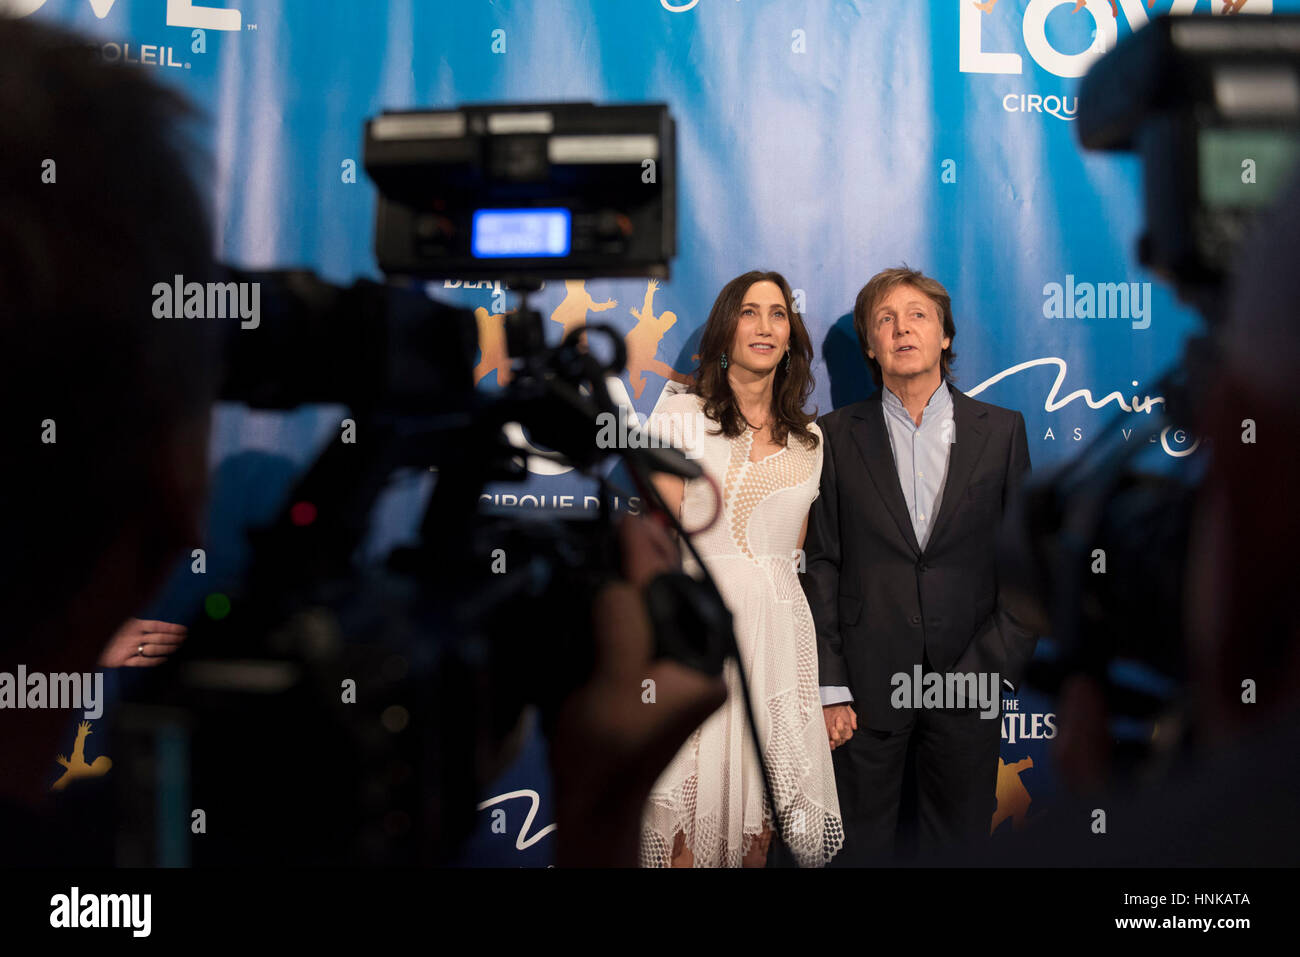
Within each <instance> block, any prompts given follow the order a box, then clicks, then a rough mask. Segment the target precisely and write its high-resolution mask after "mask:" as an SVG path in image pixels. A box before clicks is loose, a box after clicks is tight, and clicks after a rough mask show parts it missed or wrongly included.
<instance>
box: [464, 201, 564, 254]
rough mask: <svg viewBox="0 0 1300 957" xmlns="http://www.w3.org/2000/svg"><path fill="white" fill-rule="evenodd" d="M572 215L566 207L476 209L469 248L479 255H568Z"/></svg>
mask: <svg viewBox="0 0 1300 957" xmlns="http://www.w3.org/2000/svg"><path fill="white" fill-rule="evenodd" d="M571 223H572V217H571V216H570V214H569V211H568V210H567V209H479V210H475V212H474V234H473V237H472V240H471V243H470V249H471V251H472V252H473V254H474V256H475V257H476V258H479V259H502V258H507V257H508V258H526V257H536V256H567V255H569V244H570V234H571Z"/></svg>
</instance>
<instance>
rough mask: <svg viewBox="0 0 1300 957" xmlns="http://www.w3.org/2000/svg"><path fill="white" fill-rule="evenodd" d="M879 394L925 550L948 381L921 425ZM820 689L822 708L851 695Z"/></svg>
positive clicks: (951, 430) (941, 476)
mask: <svg viewBox="0 0 1300 957" xmlns="http://www.w3.org/2000/svg"><path fill="white" fill-rule="evenodd" d="M881 393H882V394H881V398H880V405H881V408H882V409H883V410H884V414H885V431H886V433H888V435H889V448H890V450H891V451H892V452H893V453H894V467H895V468H896V469H897V470H898V484H899V486H900V487H901V488H902V490H903V499H904V500H905V501H906V502H907V514H908V515H909V516H911V519H912V531H913V532H915V533H916V541H917V544H919V545H920V546H921V548H922V550H924V549H925V545H926V542H928V541H929V540H930V529H931V528H933V527H934V519H935V516H936V515H937V514H938V513H939V504H940V502H941V501H942V500H943V485H944V482H946V481H947V479H948V454H949V452H951V450H952V443H953V440H954V439H955V438H956V434H955V427H954V425H953V418H952V393H950V392H949V391H948V385H947V383H943V382H941V383H940V384H939V388H937V389H935V390H934V394H933V395H932V396H930V401H929V402H927V403H926V404H925V408H924V409H923V410H922V411H921V424H920V425H917V424H916V423H915V422H913V421H912V416H911V415H910V414H908V411H907V409H905V408H904V407H903V403H902V400H901V399H899V398H898V396H896V395H894V393H893V392H891V391H890V390H889V389H885V388H882V389H881ZM820 690H821V698H822V705H823V706H825V705H829V704H841V703H843V702H845V701H852V700H853V695H852V693H850V691H849V689H848V688H845V687H843V686H839V685H836V686H834V687H828V686H823V687H822V688H821V689H820Z"/></svg>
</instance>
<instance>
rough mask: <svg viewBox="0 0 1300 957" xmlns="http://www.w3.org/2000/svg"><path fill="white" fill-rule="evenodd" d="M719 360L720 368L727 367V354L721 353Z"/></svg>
mask: <svg viewBox="0 0 1300 957" xmlns="http://www.w3.org/2000/svg"><path fill="white" fill-rule="evenodd" d="M719 362H720V363H721V364H722V368H724V369H725V368H726V367H727V354H726V353H725V352H724V353H723V354H722V358H721V359H720V360H719Z"/></svg>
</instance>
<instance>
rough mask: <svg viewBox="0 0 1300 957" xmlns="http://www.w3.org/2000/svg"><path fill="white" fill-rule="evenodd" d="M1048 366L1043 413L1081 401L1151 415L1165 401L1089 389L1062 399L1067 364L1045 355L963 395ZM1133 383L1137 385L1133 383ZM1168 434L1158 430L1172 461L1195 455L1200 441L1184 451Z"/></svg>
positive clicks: (969, 394)
mask: <svg viewBox="0 0 1300 957" xmlns="http://www.w3.org/2000/svg"><path fill="white" fill-rule="evenodd" d="M1050 365H1054V366H1056V368H1057V372H1056V381H1054V382H1053V383H1052V387H1051V389H1049V390H1048V392H1047V398H1046V399H1044V400H1043V411H1044V412H1055V411H1057V410H1058V409H1062V408H1064V407H1065V406H1067V405H1069V404H1070V403H1071V402H1074V401H1075V400H1076V399H1082V400H1083V401H1084V403H1085V404H1086V405H1087V406H1088V408H1090V409H1101V408H1105V407H1106V406H1107V405H1109V404H1110V403H1112V402H1114V403H1115V404H1116V405H1118V406H1119V407H1120V408H1121V409H1123V410H1124V411H1125V412H1145V413H1147V414H1148V415H1150V414H1151V410H1152V408H1154V407H1155V406H1157V405H1163V404H1164V401H1165V399H1164V396H1160V395H1144V396H1137V395H1135V396H1133V397H1132V399H1131V400H1126V399H1125V397H1124V394H1123V393H1122V392H1111V393H1109V394H1107V395H1104V396H1102V397H1101V398H1100V399H1094V398H1093V395H1092V390H1090V389H1075V390H1074V391H1073V392H1071V393H1069V394H1068V395H1066V396H1064V397H1061V395H1060V392H1061V387H1062V386H1063V385H1064V383H1065V377H1066V376H1067V375H1068V374H1069V371H1070V370H1069V366H1068V365H1067V364H1066V361H1065V360H1064V359H1062V358H1060V357H1059V356H1044V357H1043V358H1041V359H1029V360H1027V361H1025V362H1020V363H1017V364H1016V365H1013V366H1011V367H1010V368H1009V369H1003V370H1002V371H1001V372H999V373H997V374H996V375H993V376H990V377H989V378H987V379H985V380H984V381H983V382H981V383H980V384H979V385H977V386H975V388H973V389H971V390H970V391H969V392H967V393H966V394H967V395H968V396H970V397H971V398H974V397H975V396H977V395H979V394H980V393H981V392H983V391H984V390H985V389H987V388H989V387H990V386H993V385H996V384H997V383H999V382H1001V381H1002V380H1003V379H1005V378H1007V377H1008V376H1013V375H1016V374H1017V373H1020V372H1024V371H1025V370H1026V369H1033V368H1035V367H1037V366H1050ZM1133 384H1134V385H1137V383H1136V382H1134V383H1133ZM1171 431H1175V430H1174V427H1173V426H1166V427H1165V428H1163V429H1161V431H1160V447H1161V448H1162V449H1163V450H1164V451H1165V454H1167V455H1172V456H1173V457H1174V458H1183V457H1184V456H1188V455H1191V454H1192V453H1193V452H1195V451H1196V449H1197V448H1198V447H1199V446H1200V444H1201V440H1200V439H1197V440H1196V441H1195V442H1193V443H1192V444H1191V446H1189V447H1188V448H1186V449H1176V448H1174V447H1173V446H1171V445H1170V444H1169V433H1170V432H1171ZM1127 437H1128V434H1127V433H1126V434H1125V438H1127ZM1175 439H1177V437H1175Z"/></svg>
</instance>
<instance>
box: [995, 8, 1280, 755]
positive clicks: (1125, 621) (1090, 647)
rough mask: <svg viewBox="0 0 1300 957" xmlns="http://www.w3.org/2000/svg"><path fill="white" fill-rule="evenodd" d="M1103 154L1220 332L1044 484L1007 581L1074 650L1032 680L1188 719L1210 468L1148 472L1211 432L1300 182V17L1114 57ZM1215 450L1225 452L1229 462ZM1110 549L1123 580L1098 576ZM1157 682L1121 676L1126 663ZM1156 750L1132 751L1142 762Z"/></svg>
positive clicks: (1093, 98) (1170, 274) (1016, 520)
mask: <svg viewBox="0 0 1300 957" xmlns="http://www.w3.org/2000/svg"><path fill="white" fill-rule="evenodd" d="M1077 130H1078V134H1079V139H1080V142H1081V143H1082V145H1083V146H1084V147H1085V148H1088V149H1097V150H1108V151H1119V152H1133V153H1136V154H1137V155H1138V157H1139V158H1140V160H1141V163H1142V183H1143V193H1144V205H1145V226H1144V233H1143V235H1142V237H1141V239H1140V241H1139V248H1138V252H1139V259H1140V261H1141V262H1142V263H1143V264H1145V265H1146V266H1148V267H1150V268H1151V269H1153V270H1154V271H1156V272H1157V274H1159V275H1160V276H1162V277H1163V278H1165V279H1166V280H1167V281H1169V282H1170V283H1172V284H1173V286H1174V288H1175V289H1176V290H1177V292H1178V294H1179V295H1180V297H1181V298H1183V299H1184V300H1185V301H1187V302H1189V303H1191V304H1193V305H1194V306H1195V307H1196V308H1197V309H1198V310H1199V311H1200V313H1201V315H1202V316H1203V317H1204V319H1205V321H1206V323H1207V326H1208V329H1209V332H1208V334H1206V335H1202V336H1195V337H1193V338H1191V339H1190V340H1189V341H1188V343H1187V344H1186V347H1185V351H1184V356H1183V357H1182V359H1181V360H1180V361H1179V362H1178V363H1177V364H1176V365H1175V366H1174V367H1173V368H1172V369H1171V370H1170V371H1169V372H1168V373H1166V374H1165V376H1164V377H1163V379H1162V381H1161V383H1160V392H1161V393H1162V394H1163V395H1164V396H1165V397H1166V401H1165V406H1164V408H1163V410H1161V412H1160V413H1159V414H1152V415H1150V416H1144V419H1146V421H1144V422H1142V423H1141V424H1140V425H1139V426H1137V427H1136V428H1132V429H1129V430H1128V432H1129V435H1128V438H1127V441H1123V442H1121V441H1120V440H1118V439H1117V438H1116V436H1119V435H1120V434H1121V426H1122V425H1129V424H1130V423H1127V422H1125V423H1113V425H1114V427H1113V428H1107V429H1103V430H1102V432H1101V437H1100V438H1099V439H1098V440H1097V441H1094V442H1092V443H1090V444H1089V445H1088V446H1087V447H1086V448H1085V449H1084V450H1083V451H1082V452H1081V453H1080V454H1079V455H1078V456H1077V457H1076V458H1075V459H1073V460H1072V461H1070V462H1067V463H1065V464H1064V465H1063V466H1061V467H1060V468H1059V469H1057V470H1056V471H1055V472H1053V473H1049V474H1047V475H1045V476H1041V477H1035V478H1034V479H1033V480H1031V481H1030V482H1029V483H1028V485H1027V487H1026V489H1025V494H1024V495H1022V496H1021V498H1020V501H1019V503H1018V504H1016V505H1014V506H1013V508H1012V511H1011V513H1010V514H1009V516H1008V521H1007V523H1006V526H1005V534H1004V540H1003V541H1002V542H1001V543H1000V548H999V558H1000V575H1001V578H1002V581H1003V583H1004V588H1005V589H1006V591H1007V594H1009V595H1010V596H1011V600H1012V602H1013V604H1014V606H1015V607H1016V608H1017V609H1018V614H1019V616H1020V617H1022V618H1023V619H1024V620H1025V621H1026V623H1027V624H1028V625H1029V626H1030V627H1031V628H1033V629H1034V630H1036V631H1038V633H1040V634H1050V635H1052V637H1053V639H1054V640H1055V644H1056V645H1057V647H1058V649H1059V653H1058V654H1057V655H1056V656H1055V657H1053V658H1051V659H1049V660H1046V661H1041V660H1036V661H1035V662H1033V663H1032V665H1031V667H1030V669H1029V672H1028V674H1027V680H1028V681H1029V683H1030V684H1033V685H1036V686H1038V687H1042V688H1044V689H1047V690H1049V691H1057V690H1059V688H1060V685H1061V683H1062V681H1063V680H1064V679H1065V678H1066V677H1067V676H1069V675H1071V674H1076V673H1086V674H1089V675H1091V676H1093V677H1094V678H1096V679H1097V680H1098V681H1099V682H1100V683H1101V685H1102V687H1104V688H1105V689H1106V691H1107V694H1108V698H1109V705H1110V709H1111V711H1112V713H1113V714H1116V715H1119V716H1127V717H1132V718H1140V719H1146V718H1150V717H1152V716H1154V715H1156V714H1157V713H1161V712H1164V713H1169V712H1170V711H1176V710H1177V707H1178V702H1177V700H1176V699H1177V692H1176V691H1175V692H1173V693H1172V694H1171V693H1170V691H1169V689H1170V688H1179V687H1180V686H1181V683H1182V680H1183V679H1184V678H1185V676H1186V670H1187V668H1186V662H1185V652H1184V646H1185V635H1186V630H1185V627H1184V625H1185V623H1184V621H1183V618H1182V611H1183V608H1184V600H1183V590H1184V578H1185V572H1186V565H1185V558H1186V555H1187V548H1188V539H1189V520H1190V516H1191V511H1192V505H1193V502H1194V500H1195V497H1196V493H1197V487H1198V481H1199V475H1200V469H1198V468H1196V467H1195V465H1193V464H1192V463H1188V465H1189V466H1191V467H1190V468H1188V469H1187V470H1186V471H1187V474H1184V475H1180V476H1168V475H1156V474H1151V473H1144V472H1141V471H1138V470H1136V469H1134V468H1133V467H1132V466H1131V459H1132V458H1133V456H1134V455H1135V454H1136V450H1139V449H1143V448H1146V447H1148V444H1149V443H1148V439H1152V438H1153V437H1156V436H1163V435H1164V434H1165V433H1167V432H1168V431H1169V430H1170V429H1172V428H1187V429H1188V430H1189V431H1191V432H1192V433H1193V434H1194V433H1195V432H1196V427H1197V424H1198V423H1199V422H1201V421H1202V420H1203V409H1202V408H1201V404H1200V397H1201V395H1202V394H1203V393H1204V384H1205V383H1206V382H1208V381H1210V380H1211V378H1212V377H1213V370H1214V368H1215V366H1216V363H1217V360H1216V353H1217V348H1216V346H1215V334H1216V328H1217V323H1218V321H1219V318H1220V316H1221V315H1223V311H1224V306H1225V304H1226V300H1227V295H1226V291H1227V288H1228V285H1229V282H1230V279H1231V274H1232V269H1233V264H1234V260H1235V259H1236V256H1237V253H1238V250H1239V247H1240V245H1241V243H1242V240H1243V238H1244V237H1245V236H1246V235H1247V233H1248V231H1249V229H1250V227H1251V224H1252V222H1253V221H1254V219H1255V217H1256V216H1257V215H1258V214H1259V213H1260V212H1261V211H1262V210H1264V209H1266V208H1268V207H1269V206H1270V205H1271V204H1272V203H1273V202H1274V201H1275V199H1276V198H1277V197H1278V194H1279V193H1280V192H1281V190H1282V189H1283V187H1284V186H1286V184H1287V183H1288V182H1289V181H1290V179H1291V177H1292V176H1293V175H1294V174H1295V168H1296V159H1297V157H1298V156H1300V17H1297V16H1230V17H1229V16H1224V17H1219V16H1166V17H1162V18H1159V19H1157V20H1154V21H1153V22H1152V23H1151V24H1150V25H1149V26H1147V27H1145V28H1144V29H1142V30H1140V31H1138V32H1137V33H1135V34H1134V35H1133V36H1132V37H1130V38H1128V39H1127V40H1125V41H1123V42H1122V43H1120V44H1119V45H1118V46H1117V47H1116V48H1115V49H1114V50H1112V51H1111V52H1109V53H1107V54H1106V55H1104V56H1103V57H1102V58H1101V59H1100V60H1098V61H1097V63H1096V64H1094V65H1093V68H1092V70H1091V71H1090V72H1089V73H1088V74H1087V76H1086V77H1085V78H1084V80H1083V83H1082V86H1081V88H1080V91H1079V114H1078V125H1077ZM1211 454H1212V450H1211ZM1097 549H1100V550H1102V551H1103V552H1104V555H1105V559H1106V569H1105V574H1095V573H1094V569H1093V564H1094V562H1095V554H1096V551H1095V550H1097ZM1120 661H1129V662H1135V663H1137V664H1139V665H1141V666H1144V667H1145V668H1146V669H1147V678H1146V680H1145V681H1140V682H1132V681H1127V680H1125V679H1122V678H1121V677H1119V671H1118V670H1117V667H1116V666H1117V663H1118V662H1120ZM1146 751H1147V745H1146V743H1143V744H1141V745H1140V746H1138V747H1136V748H1130V749H1121V753H1119V754H1118V757H1119V759H1120V760H1121V762H1126V763H1131V764H1137V763H1139V762H1140V761H1142V760H1143V759H1144V758H1145V757H1146V756H1147V754H1146Z"/></svg>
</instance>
